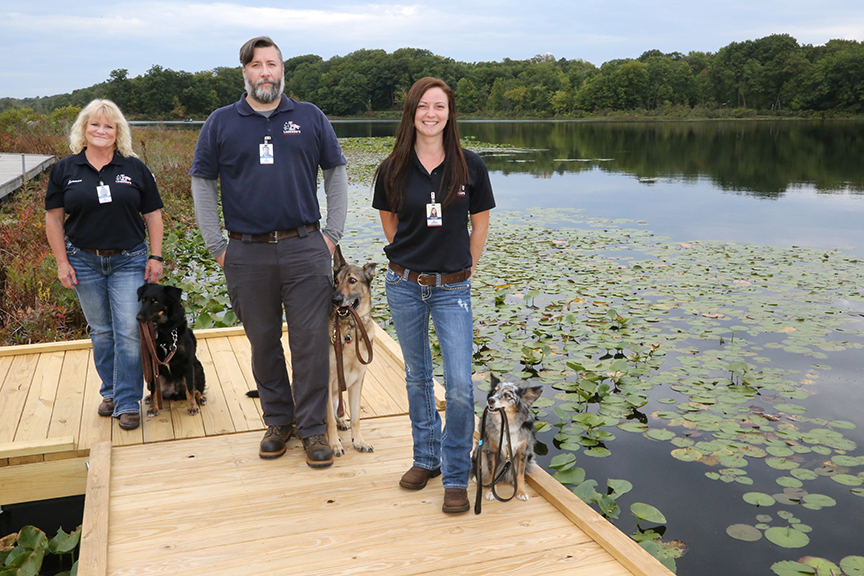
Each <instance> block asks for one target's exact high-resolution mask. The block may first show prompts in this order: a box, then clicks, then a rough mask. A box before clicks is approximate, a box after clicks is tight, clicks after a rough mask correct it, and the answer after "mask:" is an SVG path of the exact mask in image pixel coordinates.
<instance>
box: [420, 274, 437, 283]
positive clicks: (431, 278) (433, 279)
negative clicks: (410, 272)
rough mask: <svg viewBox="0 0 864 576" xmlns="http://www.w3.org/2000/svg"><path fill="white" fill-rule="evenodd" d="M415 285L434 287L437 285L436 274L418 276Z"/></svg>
mask: <svg viewBox="0 0 864 576" xmlns="http://www.w3.org/2000/svg"><path fill="white" fill-rule="evenodd" d="M430 282H431V283H430ZM417 284H419V285H420V286H436V285H437V284H438V282H437V274H420V275H418V276H417Z"/></svg>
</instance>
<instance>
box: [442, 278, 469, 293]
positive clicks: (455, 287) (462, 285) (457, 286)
mask: <svg viewBox="0 0 864 576" xmlns="http://www.w3.org/2000/svg"><path fill="white" fill-rule="evenodd" d="M441 288H443V289H444V290H452V291H454V292H455V291H459V290H469V291H470V290H471V279H470V278H469V279H468V280H463V281H462V282H453V283H452V284H442V285H441Z"/></svg>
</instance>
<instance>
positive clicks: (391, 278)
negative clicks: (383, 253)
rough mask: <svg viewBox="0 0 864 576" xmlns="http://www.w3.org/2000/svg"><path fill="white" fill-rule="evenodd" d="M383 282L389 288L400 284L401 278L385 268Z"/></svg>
mask: <svg viewBox="0 0 864 576" xmlns="http://www.w3.org/2000/svg"><path fill="white" fill-rule="evenodd" d="M384 281H385V282H386V283H387V284H390V285H391V286H396V285H397V284H400V283H401V282H402V276H400V275H399V274H397V273H396V272H394V271H393V270H391V269H390V268H387V274H385V275H384Z"/></svg>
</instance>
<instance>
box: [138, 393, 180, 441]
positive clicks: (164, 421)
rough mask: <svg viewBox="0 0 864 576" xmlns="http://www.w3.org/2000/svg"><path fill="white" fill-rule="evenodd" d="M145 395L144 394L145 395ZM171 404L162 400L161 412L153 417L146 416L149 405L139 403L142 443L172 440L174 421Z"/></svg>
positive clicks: (142, 402)
mask: <svg viewBox="0 0 864 576" xmlns="http://www.w3.org/2000/svg"><path fill="white" fill-rule="evenodd" d="M145 394H146V393H145ZM171 404H172V403H171V402H170V401H169V400H163V402H162V410H160V411H159V413H158V414H156V415H155V416H148V415H147V409H148V408H149V407H150V406H149V404H145V403H144V401H143V400H142V401H141V432H142V435H143V437H144V443H145V444H146V443H149V442H164V441H165V440H173V439H174V419H173V417H172V416H171Z"/></svg>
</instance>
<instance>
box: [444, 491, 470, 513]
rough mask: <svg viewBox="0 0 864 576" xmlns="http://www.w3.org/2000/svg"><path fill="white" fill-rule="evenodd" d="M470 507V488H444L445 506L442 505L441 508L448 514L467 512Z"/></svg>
mask: <svg viewBox="0 0 864 576" xmlns="http://www.w3.org/2000/svg"><path fill="white" fill-rule="evenodd" d="M470 508H471V504H470V503H469V502H468V490H466V489H465V488H445V489H444V506H442V507H441V510H443V511H444V512H446V513H447V514H458V513H460V512H467V511H468V510H469V509H470Z"/></svg>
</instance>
